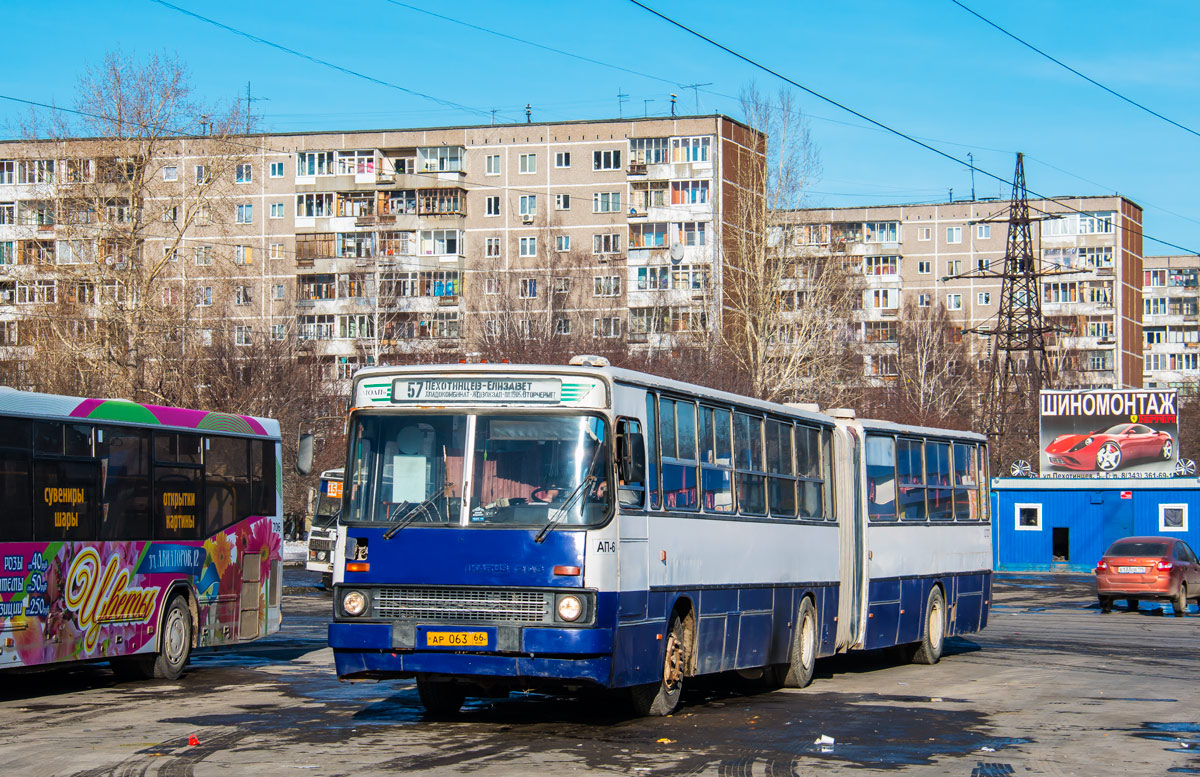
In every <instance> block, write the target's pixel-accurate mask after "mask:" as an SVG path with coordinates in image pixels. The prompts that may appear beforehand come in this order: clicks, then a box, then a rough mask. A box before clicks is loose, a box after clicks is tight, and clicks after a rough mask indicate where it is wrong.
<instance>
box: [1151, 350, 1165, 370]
mask: <svg viewBox="0 0 1200 777" xmlns="http://www.w3.org/2000/svg"><path fill="white" fill-rule="evenodd" d="M1166 368H1167V355H1166V354H1165V353H1148V354H1146V369H1147V370H1150V371H1153V370H1165V369H1166Z"/></svg>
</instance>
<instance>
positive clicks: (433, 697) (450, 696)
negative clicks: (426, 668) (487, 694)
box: [417, 677, 467, 719]
mask: <svg viewBox="0 0 1200 777" xmlns="http://www.w3.org/2000/svg"><path fill="white" fill-rule="evenodd" d="M417 695H418V696H420V697H421V705H422V706H423V707H425V712H426V713H427V714H428V715H429V717H431V718H434V719H437V718H449V717H453V716H455V715H457V714H458V713H459V710H461V709H462V706H463V702H465V701H466V700H467V692H466V690H465V689H464V688H463V687H462V686H461V685H457V684H455V683H447V682H438V681H436V680H426V679H424V678H421V677H418V678H417Z"/></svg>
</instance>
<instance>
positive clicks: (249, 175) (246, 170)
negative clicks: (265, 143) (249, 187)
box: [233, 164, 254, 183]
mask: <svg viewBox="0 0 1200 777" xmlns="http://www.w3.org/2000/svg"><path fill="white" fill-rule="evenodd" d="M253 175H254V174H253V172H252V171H251V168H250V165H249V164H239V165H237V166H236V167H234V169H233V180H234V182H235V183H251V182H252V181H253Z"/></svg>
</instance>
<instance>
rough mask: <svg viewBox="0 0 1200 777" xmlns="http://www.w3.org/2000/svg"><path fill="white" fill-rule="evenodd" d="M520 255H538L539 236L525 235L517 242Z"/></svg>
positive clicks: (527, 256)
mask: <svg viewBox="0 0 1200 777" xmlns="http://www.w3.org/2000/svg"><path fill="white" fill-rule="evenodd" d="M517 245H518V254H517V255H518V256H521V257H525V258H529V257H535V256H537V237H536V236H535V237H523V238H520V239H519V240H518V242H517Z"/></svg>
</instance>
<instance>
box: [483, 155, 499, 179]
mask: <svg viewBox="0 0 1200 777" xmlns="http://www.w3.org/2000/svg"><path fill="white" fill-rule="evenodd" d="M484 162H485V167H484V170H485V174H486V175H500V155H499V154H488V156H487V158H486V159H485V160H484Z"/></svg>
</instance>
